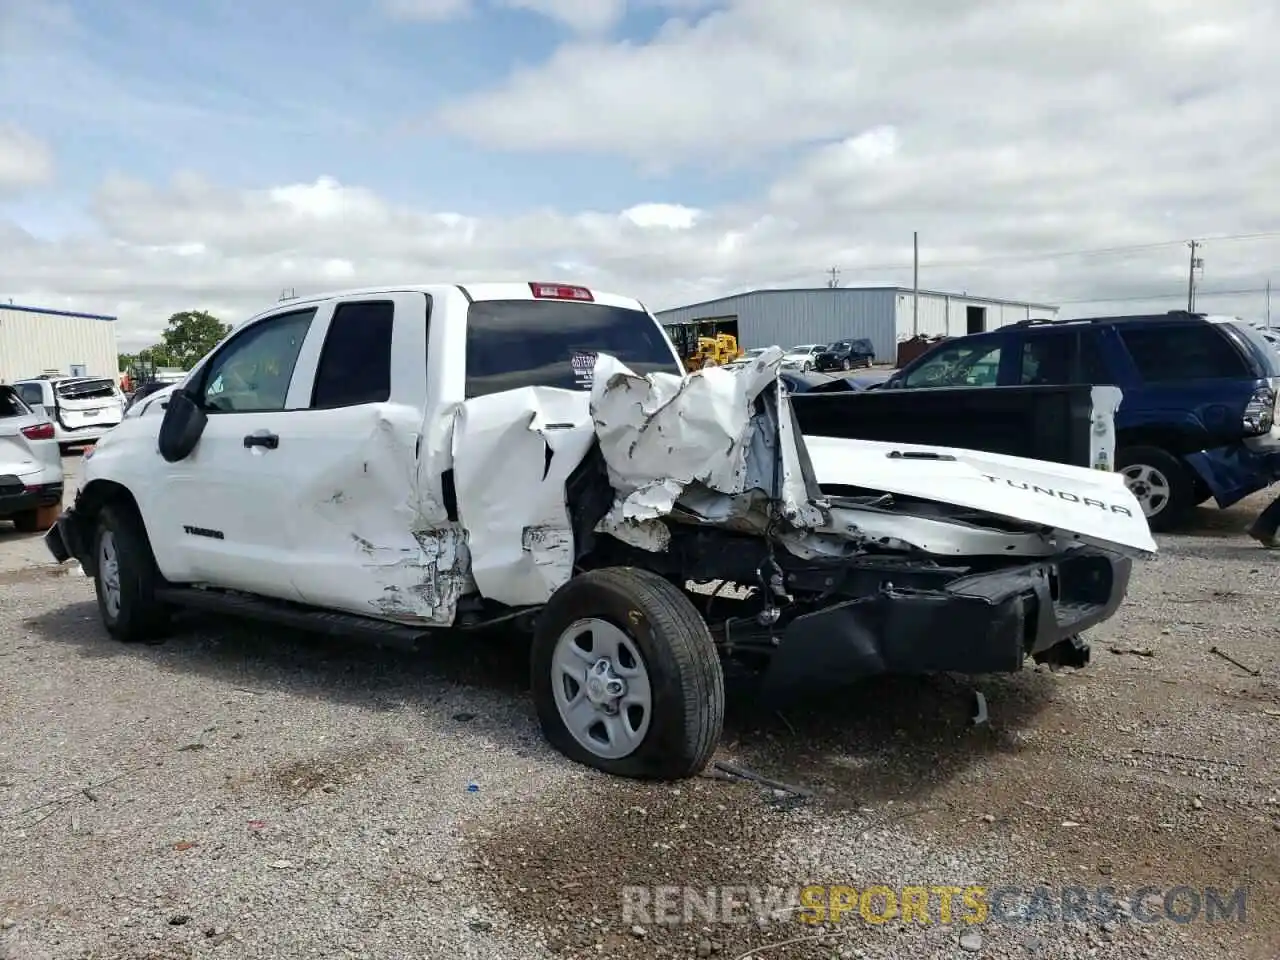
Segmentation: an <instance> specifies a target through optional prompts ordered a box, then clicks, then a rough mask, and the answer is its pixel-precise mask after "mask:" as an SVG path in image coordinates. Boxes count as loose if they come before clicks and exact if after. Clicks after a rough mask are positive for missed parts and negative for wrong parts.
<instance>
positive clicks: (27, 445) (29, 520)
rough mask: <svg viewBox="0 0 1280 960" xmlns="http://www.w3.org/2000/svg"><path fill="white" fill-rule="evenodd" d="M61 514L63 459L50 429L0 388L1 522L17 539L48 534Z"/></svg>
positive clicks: (37, 413)
mask: <svg viewBox="0 0 1280 960" xmlns="http://www.w3.org/2000/svg"><path fill="white" fill-rule="evenodd" d="M61 509H62V456H61V454H60V453H59V451H58V442H57V441H56V440H55V439H54V430H53V424H52V423H51V422H50V421H49V418H48V417H47V416H46V415H45V413H44V412H43V411H42V410H39V409H36V410H32V408H31V407H30V406H28V405H27V403H26V402H24V401H23V399H22V397H21V396H19V394H18V392H17V391H16V390H15V389H14V388H13V387H10V386H6V385H4V384H0V520H12V521H13V524H14V526H15V527H17V528H18V530H19V531H20V532H22V533H36V532H39V531H41V530H48V529H49V528H50V527H51V526H53V524H54V521H56V520H57V519H58V514H59V512H60V511H61Z"/></svg>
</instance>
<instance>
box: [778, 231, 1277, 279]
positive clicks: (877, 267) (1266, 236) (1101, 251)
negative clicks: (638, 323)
mask: <svg viewBox="0 0 1280 960" xmlns="http://www.w3.org/2000/svg"><path fill="white" fill-rule="evenodd" d="M1277 239H1280V230H1272V231H1267V232H1264V233H1233V234H1220V235H1218V236H1209V237H1198V238H1196V240H1195V243H1196V245H1197V246H1199V245H1201V244H1205V243H1247V242H1251V241H1255V240H1277ZM1187 243H1188V241H1187V240H1162V241H1160V242H1158V243H1133V244H1126V245H1122V246H1115V247H1088V248H1083V249H1078V250H1056V251H1053V252H1051V253H1028V254H1004V255H1002V254H997V255H995V256H990V257H979V258H978V259H976V260H931V261H923V260H922V261H921V262H920V267H921V268H925V267H981V266H987V265H990V264H996V263H1041V262H1045V261H1050V260H1064V259H1068V258H1070V257H1102V256H1114V255H1116V254H1122V253H1141V252H1146V251H1152V250H1169V249H1172V248H1174V247H1182V246H1185V245H1186V244H1187ZM907 266H908V264H906V263H902V262H896V263H879V264H864V265H860V266H857V267H855V268H853V269H854V272H855V273H881V272H884V271H888V270H904V269H906V268H907ZM828 272H830V271H828ZM803 276H806V274H799V273H798V274H795V275H794V277H793V278H792V279H795V278H800V277H803Z"/></svg>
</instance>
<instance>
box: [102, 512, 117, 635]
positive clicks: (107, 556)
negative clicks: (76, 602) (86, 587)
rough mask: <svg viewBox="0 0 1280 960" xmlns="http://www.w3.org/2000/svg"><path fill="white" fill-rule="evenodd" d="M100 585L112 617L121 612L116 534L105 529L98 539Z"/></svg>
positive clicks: (105, 605)
mask: <svg viewBox="0 0 1280 960" xmlns="http://www.w3.org/2000/svg"><path fill="white" fill-rule="evenodd" d="M98 585H99V587H100V588H101V590H102V605H103V606H104V607H106V608H107V614H108V615H109V616H111V617H116V616H119V614H120V558H119V556H118V555H117V554H116V535H115V534H114V533H112V532H111V531H110V530H104V531H103V532H102V536H101V537H100V538H99V540H98Z"/></svg>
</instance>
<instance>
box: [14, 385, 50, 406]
mask: <svg viewBox="0 0 1280 960" xmlns="http://www.w3.org/2000/svg"><path fill="white" fill-rule="evenodd" d="M18 393H19V394H20V395H21V396H22V399H23V400H25V401H26V402H27V403H29V404H31V403H34V404H39V405H41V406H43V405H44V387H42V386H40V384H38V383H21V384H19V385H18Z"/></svg>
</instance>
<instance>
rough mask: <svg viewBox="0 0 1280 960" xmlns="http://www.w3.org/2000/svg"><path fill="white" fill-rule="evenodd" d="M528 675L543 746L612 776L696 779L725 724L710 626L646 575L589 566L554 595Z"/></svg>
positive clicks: (671, 588) (680, 596)
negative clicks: (547, 746)
mask: <svg viewBox="0 0 1280 960" xmlns="http://www.w3.org/2000/svg"><path fill="white" fill-rule="evenodd" d="M532 679H533V698H534V705H535V707H536V708H537V711H538V720H539V722H540V723H541V725H542V732H543V735H544V736H545V737H546V738H547V740H548V742H550V743H551V745H552V746H553V747H555V748H556V749H557V750H559V751H560V752H561V753H563V754H565V756H567V757H569V758H570V759H571V760H574V761H576V762H578V763H582V764H585V765H586V766H590V767H595V768H596V769H598V770H602V771H604V772H606V773H610V774H614V775H617V776H624V777H635V778H640V779H656V780H679V779H682V778H684V777H690V776H694V775H695V774H697V773H699V772H700V771H701V770H702V769H703V768H704V767H705V766H706V765H707V762H708V761H709V760H710V759H711V755H712V753H713V752H714V751H715V748H716V744H717V743H718V742H719V739H720V732H721V730H722V728H723V726H724V674H723V671H722V669H721V666H720V658H719V656H718V654H717V652H716V648H715V644H714V643H713V641H712V639H711V634H710V632H709V631H708V630H707V625H706V622H705V621H704V620H703V619H702V617H701V615H700V614H699V613H698V610H697V608H696V607H694V605H693V604H692V603H691V602H690V601H689V598H688V597H686V596H685V595H684V593H683V592H682V591H681V590H680V589H679V588H677V587H676V586H675V585H674V584H672V583H670V582H668V581H667V580H664V579H663V578H662V577H659V576H657V575H656V574H653V573H650V572H649V571H647V570H641V569H636V568H632V567H609V568H606V569H603V570H593V571H591V572H589V573H584V574H582V575H581V576H577V577H574V578H573V579H572V580H570V581H569V582H568V583H566V584H565V585H564V586H562V587H561V588H560V589H559V590H557V591H556V593H555V594H554V595H553V596H552V597H551V599H550V600H549V601H548V603H547V605H546V607H545V608H544V609H543V611H542V614H541V615H540V616H539V618H538V626H537V629H536V630H535V632H534V640H533V650H532Z"/></svg>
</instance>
